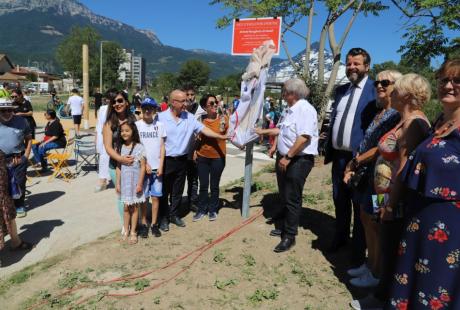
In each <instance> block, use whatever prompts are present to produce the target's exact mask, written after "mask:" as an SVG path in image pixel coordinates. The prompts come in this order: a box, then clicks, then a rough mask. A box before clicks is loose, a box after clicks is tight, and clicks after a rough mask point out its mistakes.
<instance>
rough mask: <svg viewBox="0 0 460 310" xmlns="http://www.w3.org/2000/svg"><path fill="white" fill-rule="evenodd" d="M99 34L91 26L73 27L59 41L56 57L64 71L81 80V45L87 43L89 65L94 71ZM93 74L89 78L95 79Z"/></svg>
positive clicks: (96, 62)
mask: <svg viewBox="0 0 460 310" xmlns="http://www.w3.org/2000/svg"><path fill="white" fill-rule="evenodd" d="M100 39H101V36H100V35H99V34H98V33H97V32H96V30H94V28H91V27H84V28H81V27H74V28H72V30H71V31H70V34H69V35H68V36H67V37H66V38H65V39H64V40H63V41H62V42H61V44H60V45H59V46H58V48H57V51H56V58H57V60H58V62H59V63H60V64H61V66H62V68H63V69H64V71H68V72H69V73H70V74H71V76H72V78H73V79H76V80H81V78H82V74H83V72H82V71H83V69H82V45H83V44H88V50H89V66H90V70H91V71H92V72H94V71H95V69H94V68H95V64H98V61H97V58H98V57H97V55H98V48H97V47H98V46H97V42H98V41H99V40H100ZM95 78H96V76H95V74H91V75H90V84H93V83H91V82H92V81H91V79H95ZM93 82H94V80H93Z"/></svg>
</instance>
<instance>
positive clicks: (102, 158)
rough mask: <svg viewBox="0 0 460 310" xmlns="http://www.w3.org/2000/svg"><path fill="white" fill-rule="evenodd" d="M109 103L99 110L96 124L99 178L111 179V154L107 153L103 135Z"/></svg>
mask: <svg viewBox="0 0 460 310" xmlns="http://www.w3.org/2000/svg"><path fill="white" fill-rule="evenodd" d="M107 109H108V106H107V105H103V106H101V107H100V108H99V111H98V112H97V124H96V142H97V143H96V150H97V152H98V153H99V172H98V175H99V179H106V180H109V179H110V174H109V162H110V156H109V154H107V152H106V150H105V147H104V138H103V137H102V130H103V129H104V124H105V121H106V119H107Z"/></svg>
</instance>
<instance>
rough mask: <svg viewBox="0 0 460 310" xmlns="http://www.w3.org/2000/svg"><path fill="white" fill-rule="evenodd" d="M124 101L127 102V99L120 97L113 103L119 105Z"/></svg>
mask: <svg viewBox="0 0 460 310" xmlns="http://www.w3.org/2000/svg"><path fill="white" fill-rule="evenodd" d="M123 103H125V99H123V98H118V99H116V100H115V103H114V104H112V105H118V104H123Z"/></svg>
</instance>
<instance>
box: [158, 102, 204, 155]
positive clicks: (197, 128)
mask: <svg viewBox="0 0 460 310" xmlns="http://www.w3.org/2000/svg"><path fill="white" fill-rule="evenodd" d="M158 120H159V121H160V122H162V123H163V124H164V125H165V129H166V135H167V138H166V141H165V149H166V156H171V157H177V156H183V155H186V154H188V152H189V149H190V139H192V138H194V136H195V135H197V134H199V133H200V132H201V131H202V130H203V127H204V126H203V124H202V123H200V122H199V121H198V120H196V118H195V116H194V115H193V114H192V113H189V112H186V111H183V112H182V113H181V114H180V116H179V120H178V121H177V122H176V120H175V119H174V117H173V116H172V112H171V109H168V110H166V111H164V112H161V113H160V114H158Z"/></svg>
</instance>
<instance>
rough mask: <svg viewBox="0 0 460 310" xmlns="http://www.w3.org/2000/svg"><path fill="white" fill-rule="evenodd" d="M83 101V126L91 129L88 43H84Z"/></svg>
mask: <svg viewBox="0 0 460 310" xmlns="http://www.w3.org/2000/svg"><path fill="white" fill-rule="evenodd" d="M82 52H83V57H82V58H83V102H84V115H83V128H84V129H89V62H88V59H89V54H88V45H87V44H83V48H82Z"/></svg>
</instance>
